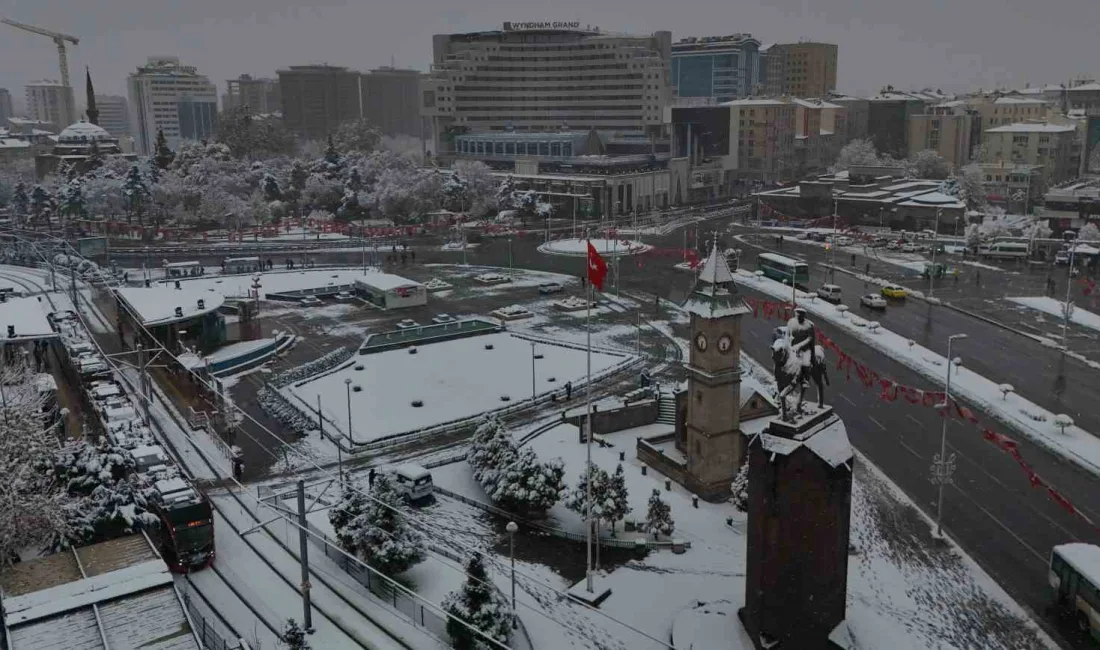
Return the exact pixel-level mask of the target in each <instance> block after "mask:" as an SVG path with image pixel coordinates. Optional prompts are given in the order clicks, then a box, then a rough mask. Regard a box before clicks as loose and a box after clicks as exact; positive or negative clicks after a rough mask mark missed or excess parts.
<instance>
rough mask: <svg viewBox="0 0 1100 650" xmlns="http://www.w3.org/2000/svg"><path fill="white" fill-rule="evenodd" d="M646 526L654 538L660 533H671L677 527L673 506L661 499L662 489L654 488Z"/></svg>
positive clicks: (646, 516)
mask: <svg viewBox="0 0 1100 650" xmlns="http://www.w3.org/2000/svg"><path fill="white" fill-rule="evenodd" d="M644 527H645V531H646V532H647V533H653V539H657V536H658V535H666V536H667V535H671V534H672V531H673V530H674V529H675V522H674V521H673V520H672V508H670V507H669V505H668V504H667V503H665V502H664V500H663V499H661V491H660V490H653V494H652V495H650V497H649V506H648V507H647V508H646V513H645V525H644Z"/></svg>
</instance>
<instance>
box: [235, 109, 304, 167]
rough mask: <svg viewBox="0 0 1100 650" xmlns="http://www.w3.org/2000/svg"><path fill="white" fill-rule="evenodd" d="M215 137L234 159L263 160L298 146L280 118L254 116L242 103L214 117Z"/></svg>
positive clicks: (293, 150)
mask: <svg viewBox="0 0 1100 650" xmlns="http://www.w3.org/2000/svg"><path fill="white" fill-rule="evenodd" d="M215 140H216V141H217V142H218V143H220V144H223V145H225V146H226V147H228V148H229V151H230V153H231V154H232V155H233V157H234V158H251V159H256V160H265V159H267V158H271V157H274V156H281V155H288V154H293V153H294V152H295V151H296V150H297V148H298V142H297V139H296V138H295V137H294V135H293V134H291V133H290V131H289V130H287V128H286V126H285V125H284V123H283V121H282V120H280V119H271V118H267V117H258V116H254V115H252V114H251V112H250V111H249V109H248V107H246V106H236V107H233V108H230V109H229V110H227V111H224V112H223V113H222V114H221V115H220V116H219V117H218V130H217V135H216V136H215Z"/></svg>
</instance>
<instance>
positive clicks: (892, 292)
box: [879, 284, 909, 299]
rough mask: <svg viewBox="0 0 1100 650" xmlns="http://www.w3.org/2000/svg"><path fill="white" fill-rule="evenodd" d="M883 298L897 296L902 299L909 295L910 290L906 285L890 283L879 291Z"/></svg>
mask: <svg viewBox="0 0 1100 650" xmlns="http://www.w3.org/2000/svg"><path fill="white" fill-rule="evenodd" d="M879 293H881V294H882V297H883V298H896V299H901V298H905V296H907V295H909V291H908V290H907V289H906V288H905V287H899V286H898V285H896V284H888V285H886V286H885V287H883V288H882V290H881V291H880V292H879Z"/></svg>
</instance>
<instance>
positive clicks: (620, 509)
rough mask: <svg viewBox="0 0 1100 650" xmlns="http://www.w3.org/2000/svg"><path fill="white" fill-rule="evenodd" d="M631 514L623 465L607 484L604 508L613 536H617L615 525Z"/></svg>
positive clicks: (618, 466)
mask: <svg viewBox="0 0 1100 650" xmlns="http://www.w3.org/2000/svg"><path fill="white" fill-rule="evenodd" d="M628 514H630V501H629V494H628V493H627V489H626V474H625V473H624V472H623V465H622V463H619V464H618V465H617V466H616V467H615V473H614V474H612V475H611V476H610V478H609V479H608V484H607V502H606V505H605V506H604V520H605V521H607V522H608V523H609V524H611V534H612V535H614V534H615V524H616V522H619V521H621V520H622V519H623V518H624V517H626V516H627V515H628Z"/></svg>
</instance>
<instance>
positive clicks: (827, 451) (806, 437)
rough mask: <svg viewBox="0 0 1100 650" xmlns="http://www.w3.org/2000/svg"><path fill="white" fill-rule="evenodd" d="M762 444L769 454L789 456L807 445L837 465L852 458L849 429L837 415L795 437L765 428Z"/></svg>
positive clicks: (824, 458)
mask: <svg viewBox="0 0 1100 650" xmlns="http://www.w3.org/2000/svg"><path fill="white" fill-rule="evenodd" d="M759 438H760V444H761V446H762V447H763V449H764V451H766V452H768V453H769V454H779V455H782V456H787V455H790V454H792V453H794V452H795V451H796V450H797V449H798V448H799V447H802V446H805V447H806V448H807V449H809V450H810V451H812V452H813V453H814V454H815V455H817V457H818V458H820V459H821V460H823V461H825V462H826V463H828V465H829V466H830V467H837V466H839V465H842V464H844V463H847V462H848V461H849V460H851V459H852V455H853V452H852V444H851V442H849V441H848V430H847V429H846V428H845V427H844V422H843V421H842V420H841V419H840V418H839V417H837V416H836V415H829V416H827V417H826V419H825V420H824V421H822V422H820V423H818V424H816V425H814V426H812V427H811V428H810V429H809V430H808V431H806V432H804V433H801V434H799V435H798V436H797V437H795V438H789V437H787V436H780V435H775V434H774V433H769V430H765V431H764V432H763V433H761V434H760V436H759Z"/></svg>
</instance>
